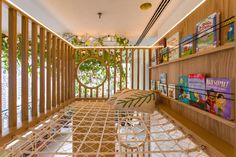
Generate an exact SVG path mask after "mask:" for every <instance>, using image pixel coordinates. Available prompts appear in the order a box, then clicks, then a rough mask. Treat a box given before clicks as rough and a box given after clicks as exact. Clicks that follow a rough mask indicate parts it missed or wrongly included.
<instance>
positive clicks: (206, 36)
mask: <svg viewBox="0 0 236 157" xmlns="http://www.w3.org/2000/svg"><path fill="white" fill-rule="evenodd" d="M219 22H220V20H219V13H217V12H215V13H213V14H211V15H209V16H208V17H207V18H205V19H203V20H202V21H200V22H198V23H197V25H196V26H197V30H196V34H197V39H196V51H201V50H203V49H207V48H213V47H216V46H217V45H218V44H219V30H218V29H217V28H218V27H219V26H217V24H218V23H219Z"/></svg>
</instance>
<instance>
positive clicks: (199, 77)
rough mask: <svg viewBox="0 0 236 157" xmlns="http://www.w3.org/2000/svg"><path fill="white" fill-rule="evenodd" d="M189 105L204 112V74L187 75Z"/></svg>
mask: <svg viewBox="0 0 236 157" xmlns="http://www.w3.org/2000/svg"><path fill="white" fill-rule="evenodd" d="M188 87H189V94H190V105H193V106H195V107H197V108H200V109H202V110H206V103H205V101H206V92H205V90H206V87H205V74H189V75H188Z"/></svg>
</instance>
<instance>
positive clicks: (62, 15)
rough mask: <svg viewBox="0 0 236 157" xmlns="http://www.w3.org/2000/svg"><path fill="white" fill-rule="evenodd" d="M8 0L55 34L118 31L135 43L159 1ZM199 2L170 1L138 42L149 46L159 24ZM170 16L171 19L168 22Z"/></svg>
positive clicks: (158, 34) (184, 12)
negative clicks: (146, 4) (144, 6)
mask: <svg viewBox="0 0 236 157" xmlns="http://www.w3.org/2000/svg"><path fill="white" fill-rule="evenodd" d="M11 1H12V2H13V3H15V4H17V5H18V6H19V7H21V8H22V9H24V10H25V11H26V12H28V13H29V14H30V15H32V16H33V17H35V18H37V19H38V20H39V21H41V22H42V23H44V24H45V25H47V26H48V27H49V28H51V29H52V30H54V31H55V32H57V33H59V34H62V33H64V32H71V33H73V34H78V35H81V34H86V33H88V34H91V35H95V36H102V35H108V34H110V35H113V34H119V35H122V36H125V37H127V38H129V39H130V40H131V41H132V42H133V43H135V42H136V41H137V39H138V37H139V36H140V35H141V33H142V31H143V30H144V28H145V27H146V25H147V23H148V22H149V20H150V18H151V17H152V15H153V14H154V12H155V10H156V8H157V6H158V5H159V3H160V1H161V0H21V1H19V0H11ZM147 1H148V2H151V3H152V5H153V7H152V8H151V9H150V10H147V11H142V10H140V9H139V6H140V4H142V3H143V2H147ZM200 1H202V0H171V2H170V4H169V5H168V6H167V8H166V9H165V11H164V12H163V14H162V15H161V17H160V19H159V20H158V21H157V22H156V24H155V25H154V27H153V28H152V29H151V30H150V32H149V33H148V35H147V37H146V38H145V40H144V41H143V43H142V45H151V44H152V43H153V42H154V41H155V40H156V39H157V38H158V36H160V32H158V30H159V29H161V30H162V31H165V30H166V28H164V29H163V28H162V25H163V24H165V23H173V21H175V20H176V19H177V20H178V19H180V18H181V17H183V16H184V15H185V14H187V13H188V12H189V11H190V10H191V9H192V8H194V7H195V6H196V5H197V4H198V3H199V2H200ZM179 7H181V8H179ZM98 12H102V13H103V15H102V18H101V19H99V18H98V15H97V13H98ZM172 16H174V18H173V17H172ZM171 17H172V21H168V18H171ZM165 25H167V26H169V25H172V24H165ZM167 28H168V27H167Z"/></svg>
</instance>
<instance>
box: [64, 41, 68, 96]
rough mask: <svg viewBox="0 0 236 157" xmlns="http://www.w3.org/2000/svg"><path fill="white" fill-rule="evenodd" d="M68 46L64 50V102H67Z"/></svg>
mask: <svg viewBox="0 0 236 157" xmlns="http://www.w3.org/2000/svg"><path fill="white" fill-rule="evenodd" d="M68 49H69V47H68V45H67V44H66V49H65V100H68Z"/></svg>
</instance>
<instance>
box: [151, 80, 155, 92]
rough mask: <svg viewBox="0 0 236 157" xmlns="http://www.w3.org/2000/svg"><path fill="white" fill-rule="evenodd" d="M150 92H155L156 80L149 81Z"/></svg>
mask: <svg viewBox="0 0 236 157" xmlns="http://www.w3.org/2000/svg"><path fill="white" fill-rule="evenodd" d="M151 90H156V80H151Z"/></svg>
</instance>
